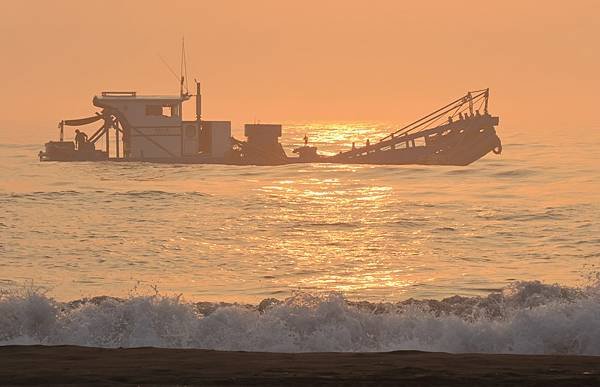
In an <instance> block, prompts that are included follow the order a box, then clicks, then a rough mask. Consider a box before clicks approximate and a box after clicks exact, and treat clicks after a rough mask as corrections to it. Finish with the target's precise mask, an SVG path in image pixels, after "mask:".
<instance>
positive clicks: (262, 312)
mask: <svg viewBox="0 0 600 387" xmlns="http://www.w3.org/2000/svg"><path fill="white" fill-rule="evenodd" d="M389 128H390V126H387V125H384V124H379V123H351V124H349V123H327V124H298V123H296V124H290V125H286V126H285V128H284V131H285V135H284V138H282V143H283V144H284V147H285V148H286V150H287V151H288V153H289V154H291V149H292V148H293V147H294V146H295V145H299V144H301V142H302V137H303V136H304V134H305V133H308V135H309V138H310V140H311V143H313V144H316V145H317V146H319V149H320V150H321V151H323V152H329V153H332V152H337V151H339V150H342V149H346V148H348V147H349V146H350V144H351V142H352V141H364V140H366V139H367V138H369V139H371V141H373V140H374V139H377V138H378V137H382V136H383V135H384V134H387V133H388V132H389V131H390V130H389ZM498 133H499V135H500V137H501V139H502V141H503V149H504V151H503V153H502V155H494V154H490V155H487V156H486V157H484V158H483V159H482V160H479V161H478V162H476V163H474V164H472V165H470V166H467V167H439V166H360V165H326V164H305V165H289V166H278V167H255V166H242V167H238V166H218V165H159V164H149V163H112V162H105V163H51V162H48V163H40V162H38V161H37V158H36V155H37V152H38V151H39V150H40V149H41V147H42V143H43V141H42V140H40V141H39V143H33V142H32V141H28V142H27V141H23V142H22V143H17V144H14V143H12V144H9V143H2V144H0V161H1V163H0V344H11V343H44V344H80V345H93V346H109V347H111V346H142V345H154V346H164V347H198V348H214V349H238V350H261V351H292V352H294V351H383V350H396V349H421V350H441V351H450V352H507V353H511V352H514V353H581V354H594V355H600V293H599V292H598V291H597V289H598V285H597V272H598V264H599V263H600V224H599V222H598V219H599V218H600V173H599V170H598V166H599V165H600V132H599V131H586V130H563V131H557V132H554V133H550V132H548V131H543V130H524V129H504V128H503V127H502V126H500V128H499V130H498ZM238 137H241V136H239V133H238Z"/></svg>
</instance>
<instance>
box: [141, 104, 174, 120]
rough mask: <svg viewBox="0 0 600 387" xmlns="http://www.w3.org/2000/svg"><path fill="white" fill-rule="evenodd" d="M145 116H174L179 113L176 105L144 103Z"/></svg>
mask: <svg viewBox="0 0 600 387" xmlns="http://www.w3.org/2000/svg"><path fill="white" fill-rule="evenodd" d="M146 115H147V116H162V117H175V116H178V115H179V109H178V106H177V105H146Z"/></svg>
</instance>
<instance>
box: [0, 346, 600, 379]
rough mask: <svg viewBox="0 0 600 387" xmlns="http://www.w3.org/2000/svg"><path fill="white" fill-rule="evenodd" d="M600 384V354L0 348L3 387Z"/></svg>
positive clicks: (0, 370)
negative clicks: (35, 386)
mask: <svg viewBox="0 0 600 387" xmlns="http://www.w3.org/2000/svg"><path fill="white" fill-rule="evenodd" d="M46 383H55V384H77V385H92V384H101V385H112V384H135V385H137V384H159V385H165V384H179V385H190V384H202V385H214V384H244V385H282V384H285V385H288V386H289V385H323V384H331V385H340V384H345V385H404V386H423V385H424V386H432V385H433V386H459V385H460V386H463V385H465V384H466V383H469V384H472V385H502V386H509V385H527V386H530V385H531V386H534V385H535V386H584V385H600V357H588V356H521V355H481V354H461V355H452V354H446V353H427V352H416V351H401V352H389V353H304V354H280V353H252V352H218V351H206V350H195V349H157V348H134V349H100V348H85V347H73V346H58V347H43V346H5V347H0V384H2V385H7V384H9V385H10V384H13V385H18V384H46Z"/></svg>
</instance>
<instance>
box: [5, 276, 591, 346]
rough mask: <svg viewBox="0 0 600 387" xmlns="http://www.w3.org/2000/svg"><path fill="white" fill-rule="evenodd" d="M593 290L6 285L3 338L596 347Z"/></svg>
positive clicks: (534, 285)
mask: <svg viewBox="0 0 600 387" xmlns="http://www.w3.org/2000/svg"><path fill="white" fill-rule="evenodd" d="M598 290H600V287H599V286H591V287H588V288H585V289H579V288H569V287H562V286H559V285H547V284H543V283H540V282H537V281H533V282H518V283H515V284H513V285H512V286H510V287H507V288H505V289H503V290H502V291H501V292H495V293H491V294H489V295H488V296H486V297H460V296H454V297H450V298H446V299H444V300H441V301H438V300H414V299H409V300H406V301H402V302H398V303H371V302H366V301H362V302H361V301H359V302H357V301H349V300H347V299H345V298H344V296H343V295H342V294H339V293H327V294H317V295H311V294H307V293H296V294H294V295H293V296H292V297H290V298H288V299H285V300H277V299H266V300H263V301H262V302H261V303H260V304H259V305H241V304H225V303H206V302H204V303H191V302H186V301H184V300H183V299H182V298H181V297H178V296H170V297H167V296H161V295H160V294H155V295H151V296H131V297H129V298H127V299H119V298H113V297H94V298H90V299H82V300H77V301H72V302H68V303H63V302H58V301H56V300H54V299H52V298H50V297H48V296H46V295H44V294H43V293H42V292H40V291H35V290H21V291H18V292H14V291H12V292H7V291H5V292H3V293H2V294H0V345H10V344H45V345H65V344H71V345H83V346H94V347H140V346H154V347H176V348H205V349H215V350H242V351H276V352H316V351H318V352H322V351H342V352H358V351H360V352H362V351H393V350H423V351H444V352H479V353H520V354H580V355H600V292H599V291H598Z"/></svg>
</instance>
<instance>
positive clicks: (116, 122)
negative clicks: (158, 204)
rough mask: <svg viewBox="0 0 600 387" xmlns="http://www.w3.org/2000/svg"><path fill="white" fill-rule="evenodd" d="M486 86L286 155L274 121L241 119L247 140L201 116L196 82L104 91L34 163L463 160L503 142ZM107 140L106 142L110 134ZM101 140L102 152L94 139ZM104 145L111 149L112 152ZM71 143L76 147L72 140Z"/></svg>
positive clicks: (227, 123) (221, 123) (442, 162)
mask: <svg viewBox="0 0 600 387" xmlns="http://www.w3.org/2000/svg"><path fill="white" fill-rule="evenodd" d="M192 96H195V100H196V119H195V120H194V121H184V120H183V119H182V117H181V111H182V104H183V103H184V102H185V101H187V100H189V99H190V98H191V97H192ZM488 101H489V89H484V90H477V91H473V92H469V93H467V94H466V95H464V96H462V97H460V98H458V99H456V100H454V101H452V102H451V103H449V104H447V105H445V106H443V107H442V108H440V109H437V110H435V111H434V112H432V113H430V114H428V115H426V116H424V117H422V118H420V119H418V120H416V121H414V122H412V123H410V124H409V125H406V126H404V127H403V128H401V129H399V130H396V131H394V132H392V133H390V134H389V135H387V136H386V137H384V138H382V139H381V140H379V141H377V142H374V143H369V142H368V141H367V143H366V144H365V145H361V146H356V145H355V143H352V149H350V150H346V151H342V152H339V153H338V154H336V155H333V156H326V155H321V154H319V153H318V151H317V148H316V147H313V146H309V145H308V143H307V141H306V139H305V144H304V146H302V147H298V148H296V149H294V150H293V153H294V154H297V156H294V157H290V156H288V155H287V154H286V153H285V151H284V149H283V147H282V146H281V144H280V143H279V138H280V137H281V135H282V127H281V125H274V124H247V125H245V128H244V129H245V130H244V134H245V136H246V140H238V139H235V138H234V137H232V136H231V122H230V121H206V120H203V119H202V118H201V107H202V105H201V94H200V84H199V83H196V94H195V95H190V94H189V93H187V92H185V93H184V92H183V88H182V91H181V93H180V95H176V96H148V95H146V96H143V95H138V94H137V93H136V92H103V93H102V94H101V95H99V96H96V97H94V99H93V104H94V106H96V107H99V108H100V109H101V111H99V112H98V113H96V115H94V116H92V117H87V118H82V119H77V120H63V121H61V122H60V123H59V128H60V141H50V142H48V143H46V145H45V151H40V153H39V158H40V160H41V161H103V160H111V161H148V162H161V163H196V164H231V165H282V164H292V163H344V164H345V163H356V164H427V165H468V164H470V163H472V162H474V161H476V160H478V159H480V158H481V157H483V156H485V155H486V154H488V153H489V152H493V153H496V154H499V153H501V152H502V145H501V142H500V139H499V138H498V136H497V134H496V130H495V126H497V125H498V123H499V118H498V117H494V116H492V115H491V114H490V113H489V112H488ZM99 121H100V122H102V125H101V127H100V128H98V129H97V130H96V131H95V132H94V133H93V134H92V135H91V136H89V138H87V139H85V141H78V144H75V143H74V142H72V141H64V128H65V126H69V127H72V126H83V125H90V124H93V123H95V122H99ZM112 136H114V140H113V141H111V137H112ZM101 139H104V147H105V148H104V150H99V149H96V145H97V144H98V143H99V141H100V140H101ZM111 144H114V150H113V151H112V155H111V149H110V147H111ZM76 145H77V146H76Z"/></svg>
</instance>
